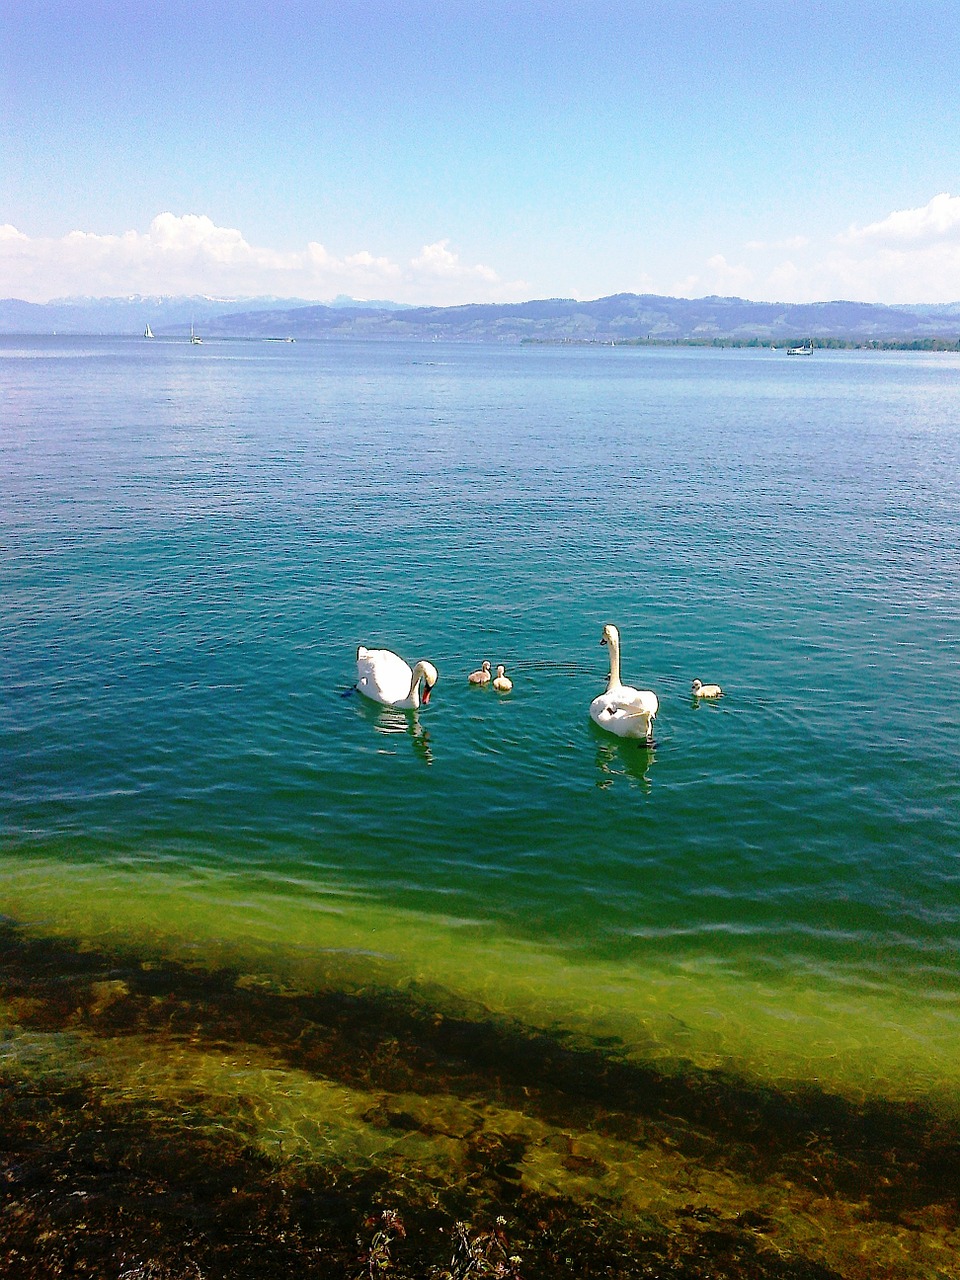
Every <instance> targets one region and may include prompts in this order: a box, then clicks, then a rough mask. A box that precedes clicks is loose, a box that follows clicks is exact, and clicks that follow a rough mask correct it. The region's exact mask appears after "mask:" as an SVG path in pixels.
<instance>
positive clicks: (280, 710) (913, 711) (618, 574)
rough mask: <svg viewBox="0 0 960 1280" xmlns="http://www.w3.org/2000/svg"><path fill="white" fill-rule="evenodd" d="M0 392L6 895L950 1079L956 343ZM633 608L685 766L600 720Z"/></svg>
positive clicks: (400, 982) (774, 1066)
mask: <svg viewBox="0 0 960 1280" xmlns="http://www.w3.org/2000/svg"><path fill="white" fill-rule="evenodd" d="M0 390H2V395H3V406H4V407H3V427H2V434H0V534H2V540H3V551H4V554H3V558H2V563H0V591H2V598H3V602H4V603H3V606H2V608H3V615H2V616H3V629H2V637H0V662H2V665H3V670H4V685H5V693H4V699H3V705H2V709H0V753H2V755H0V770H2V771H0V806H2V869H0V877H2V878H0V908H2V909H3V910H4V911H5V912H6V913H7V914H8V915H10V916H12V917H13V918H15V919H16V920H18V921H20V922H23V923H25V924H27V925H28V926H29V927H30V928H31V929H33V930H34V931H35V932H37V933H38V934H44V933H49V934H54V933H60V934H66V935H69V936H70V937H72V938H76V939H87V940H101V939H104V938H109V939H111V940H116V941H122V942H124V943H125V944H129V945H132V946H135V947H140V948H142V949H143V950H144V952H148V951H151V950H155V951H160V952H163V953H165V954H174V955H188V956H190V957H192V958H194V959H196V958H198V957H200V958H206V959H207V960H208V961H209V963H211V964H214V963H219V962H221V961H223V960H226V959H229V960H230V962H231V963H234V964H236V965H238V966H239V967H241V968H244V969H247V970H251V971H256V972H258V973H262V974H266V975H274V976H276V975H280V976H284V975H285V976H287V977H289V976H291V975H294V976H296V979H297V982H298V984H304V985H307V986H309V985H310V984H311V983H317V982H321V981H323V982H327V981H330V980H334V979H335V980H337V981H341V982H343V983H345V984H353V985H354V986H363V985H365V984H369V983H371V982H376V983H384V984H386V985H388V986H389V985H393V986H397V987H402V986H404V985H408V984H410V983H411V982H415V983H418V984H437V985H438V986H439V987H441V988H442V989H443V990H444V991H447V992H451V993H454V994H455V995H456V996H457V997H463V998H469V999H471V1000H477V1001H479V1002H481V1004H482V1005H483V1006H484V1007H486V1008H489V1009H492V1010H494V1011H496V1012H503V1013H508V1014H511V1015H515V1016H517V1017H519V1018H521V1019H522V1020H523V1021H525V1022H527V1023H530V1024H533V1025H540V1026H549V1027H563V1028H568V1029H571V1030H573V1031H576V1032H577V1033H579V1034H582V1035H585V1036H591V1035H592V1036H616V1037H619V1040H620V1041H621V1042H622V1044H623V1047H624V1051H625V1052H626V1053H627V1054H629V1055H631V1056H633V1057H635V1058H637V1059H640V1058H652V1059H656V1060H658V1061H664V1062H673V1061H679V1060H691V1061H693V1062H696V1063H699V1064H702V1065H708V1066H709V1065H724V1066H729V1067H731V1068H734V1069H737V1070H745V1071H747V1072H749V1073H751V1074H755V1075H757V1076H759V1077H760V1078H763V1079H772V1080H777V1081H781V1080H789V1079H793V1080H808V1081H809V1080H817V1081H822V1082H824V1083H826V1084H828V1085H829V1086H830V1087H831V1088H837V1089H839V1090H841V1091H847V1092H854V1093H857V1094H863V1093H867V1094H870V1093H879V1094H882V1095H885V1096H896V1097H900V1096H913V1095H917V1094H920V1095H922V1096H924V1097H932V1098H935V1099H936V1100H937V1103H938V1106H939V1105H946V1106H949V1107H951V1108H953V1107H955V1100H956V1098H957V1097H958V1096H960V1094H958V1093H957V1084H958V1076H960V1065H958V1064H960V1018H958V1013H960V1006H958V1001H957V996H958V990H960V983H958V971H957V953H958V942H960V889H958V872H960V868H958V853H960V838H958V837H960V806H958V798H960V784H958V776H960V773H958V765H960V746H958V744H960V710H958V703H957V698H956V696H955V689H954V687H953V686H954V684H955V682H956V673H957V671H958V669H960V661H958V659H960V638H958V637H960V627H958V623H960V598H958V591H957V586H956V582H957V568H958V565H960V499H958V494H957V486H956V479H957V476H958V475H960V361H958V360H957V359H956V358H955V357H953V356H936V357H926V356H918V355H913V354H909V355H879V354H872V353H871V354H866V353H862V354H861V353H823V354H822V355H818V356H817V357H816V359H814V360H805V361H791V360H789V359H787V358H786V357H785V356H783V354H782V353H771V352H766V351H762V352H729V351H718V352H713V351H692V350H671V349H645V350H624V349H614V350H610V349H596V350H594V349H583V348H574V349H565V348H560V349H534V348H507V349H500V348H494V347H456V346H448V345H445V344H439V343H437V344H427V345H400V344H398V345H395V346H394V345H378V344H367V345H362V344H358V345H352V344H332V343H331V344H312V343H298V344H295V345H287V344H273V343H239V342H223V343H208V344H205V345H204V346H203V347H202V348H196V347H193V348H191V347H189V346H187V345H185V344H179V343H172V342H171V343H167V342H164V341H156V342H154V343H143V342H134V341H125V340H115V341H114V340H105V339H97V340H89V341H86V340H82V339H67V340H33V339H30V340H24V341H22V342H17V341H14V340H4V341H3V344H2V346H0ZM607 621H613V622H616V623H617V625H618V626H619V627H620V630H621V633H622V636H623V644H624V654H623V664H624V677H625V679H627V680H628V681H630V682H631V683H636V684H638V685H640V686H641V687H649V688H653V689H655V690H656V691H657V693H658V695H659V697H660V703H661V712H660V716H659V718H658V720H657V741H658V746H657V749H656V751H655V752H653V753H648V752H646V751H645V750H643V749H641V748H639V747H637V746H635V745H626V744H623V743H621V742H619V741H616V740H613V739H611V738H608V737H605V736H604V735H603V734H601V733H600V732H599V731H598V730H596V729H595V728H594V727H593V726H592V725H591V723H590V721H589V719H588V717H587V707H588V705H589V702H590V700H591V698H592V697H594V696H595V694H596V693H598V692H600V691H601V689H602V687H603V682H604V676H605V671H606V666H605V660H606V651H605V650H604V649H602V648H601V647H600V645H599V638H600V631H601V627H602V625H603V623H604V622H607ZM358 643H365V644H367V645H370V646H380V645H383V646H385V647H389V648H394V649H396V650H397V651H399V652H400V653H402V654H403V655H404V656H405V657H407V658H408V659H410V660H411V661H412V660H414V659H416V658H418V657H426V658H429V659H430V660H431V661H433V662H434V663H435V664H436V665H437V666H438V668H439V670H440V683H439V684H438V686H437V689H436V692H435V695H434V698H433V701H432V702H431V705H430V706H429V707H428V708H426V709H424V710H423V711H421V712H420V713H418V714H402V713H392V712H384V711H382V710H379V709H377V708H374V707H371V706H369V705H365V704H363V702H362V700H361V699H359V698H358V697H356V696H355V695H348V690H349V687H350V685H351V683H352V679H353V657H354V654H355V650H356V646H357V644H358ZM483 658H489V659H490V660H491V661H492V662H494V663H496V662H504V663H505V664H506V666H507V669H508V672H509V673H510V674H511V676H512V677H513V679H514V682H515V683H514V691H513V693H512V694H510V695H509V696H507V697H505V698H498V697H497V696H496V695H494V694H492V693H491V692H490V691H489V690H478V689H475V688H471V687H470V686H468V684H467V680H466V675H467V673H468V672H469V671H470V670H472V669H473V668H474V667H475V666H476V665H478V664H479V662H480V660H481V659H483ZM694 676H699V677H700V678H702V679H704V680H716V681H719V682H720V683H721V684H722V685H723V686H724V689H725V694H724V697H723V698H722V699H721V700H720V701H719V702H718V703H717V704H715V705H709V706H707V705H703V706H697V705H696V704H695V703H694V702H693V701H692V700H691V697H690V693H689V688H690V681H691V679H692V678H693V677H694Z"/></svg>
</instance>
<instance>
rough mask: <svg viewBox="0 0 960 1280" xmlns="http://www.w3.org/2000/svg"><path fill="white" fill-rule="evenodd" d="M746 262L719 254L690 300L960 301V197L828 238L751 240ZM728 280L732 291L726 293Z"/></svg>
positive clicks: (941, 198) (695, 281) (937, 199)
mask: <svg viewBox="0 0 960 1280" xmlns="http://www.w3.org/2000/svg"><path fill="white" fill-rule="evenodd" d="M742 254H743V258H744V261H743V263H742V264H741V265H740V266H736V267H734V266H731V265H730V264H729V263H728V262H727V259H726V258H725V257H724V256H723V255H722V254H716V255H715V256H714V257H713V258H711V259H709V261H708V262H707V263H706V264H705V265H704V267H703V269H701V271H700V272H699V273H698V274H697V275H695V276H693V277H691V279H690V280H688V281H687V282H686V283H687V285H688V286H692V287H691V288H688V289H687V290H686V291H685V296H692V294H693V292H694V291H696V292H697V293H700V294H705V293H710V292H721V291H726V292H731V293H733V292H735V293H739V294H740V295H741V296H743V297H750V298H754V299H756V300H757V301H765V302H826V301H830V300H831V299H837V298H843V299H846V300H848V301H853V302H886V303H890V304H893V305H896V304H897V303H910V302H928V303H936V302H957V301H960V197H957V196H951V195H947V194H941V195H938V196H934V197H933V199H932V200H930V201H929V202H928V203H927V204H926V205H924V206H923V207H922V208H918V209H901V210H897V211H895V212H893V213H890V214H888V215H887V216H886V217H883V218H880V219H878V220H877V221H876V222H872V223H869V224H868V225H866V226H863V227H857V226H853V227H850V228H849V229H848V230H847V231H844V232H840V233H838V234H835V235H833V236H830V237H828V238H825V237H820V238H819V239H812V238H810V237H809V236H807V235H803V236H784V237H781V238H778V239H772V240H752V241H750V242H748V243H747V244H746V245H744V247H743V250H742ZM724 282H727V283H728V284H729V286H730V287H729V288H727V289H726V290H724V289H723V285H724Z"/></svg>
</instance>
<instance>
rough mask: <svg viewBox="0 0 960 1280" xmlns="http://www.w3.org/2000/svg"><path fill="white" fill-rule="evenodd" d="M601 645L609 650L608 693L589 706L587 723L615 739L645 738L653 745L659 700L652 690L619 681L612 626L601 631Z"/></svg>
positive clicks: (616, 637) (617, 638)
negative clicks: (589, 722) (613, 736)
mask: <svg viewBox="0 0 960 1280" xmlns="http://www.w3.org/2000/svg"><path fill="white" fill-rule="evenodd" d="M600 643H601V644H605V645H608V646H609V649H610V675H609V676H608V677H607V691H606V693H601V694H600V696H599V697H598V698H594V700H593V701H592V702H591V703H590V719H591V720H592V721H593V722H594V724H597V725H599V726H600V728H601V729H606V730H607V732H608V733H615V734H616V735H617V737H618V738H645V739H646V740H647V742H648V743H649V744H650V745H652V744H653V722H654V719H655V718H656V714H657V712H658V711H659V709H660V700H659V698H658V697H657V695H656V694H655V693H654V692H653V691H652V690H651V689H634V688H633V687H632V686H631V685H628V684H623V683H621V680H620V632H619V631H618V630H617V628H616V627H615V626H613V625H612V624H611V623H609V622H608V623H607V625H606V626H605V627H604V628H603V637H602V638H601V640H600Z"/></svg>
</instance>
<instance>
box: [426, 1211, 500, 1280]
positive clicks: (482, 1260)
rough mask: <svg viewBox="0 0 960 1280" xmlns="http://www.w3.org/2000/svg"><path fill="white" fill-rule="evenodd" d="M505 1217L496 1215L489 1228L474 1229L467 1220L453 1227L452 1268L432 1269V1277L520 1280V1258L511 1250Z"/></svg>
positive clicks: (443, 1279)
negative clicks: (472, 1229)
mask: <svg viewBox="0 0 960 1280" xmlns="http://www.w3.org/2000/svg"><path fill="white" fill-rule="evenodd" d="M506 1225H507V1220H506V1218H497V1220H496V1222H495V1223H494V1225H493V1227H492V1228H491V1230H489V1231H471V1229H470V1226H469V1225H468V1224H467V1223H466V1222H456V1223H454V1227H453V1242H454V1243H453V1256H452V1258H451V1259H450V1265H449V1267H443V1268H441V1269H439V1270H436V1269H434V1270H433V1271H432V1272H431V1280H474V1277H483V1278H484V1280H520V1259H519V1257H517V1255H516V1254H511V1253H510V1246H509V1241H508V1240H507V1234H506V1231H505V1229H504V1228H505V1227H506Z"/></svg>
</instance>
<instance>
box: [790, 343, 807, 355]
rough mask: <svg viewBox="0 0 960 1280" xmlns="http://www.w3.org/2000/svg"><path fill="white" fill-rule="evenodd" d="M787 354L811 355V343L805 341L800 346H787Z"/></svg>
mask: <svg viewBox="0 0 960 1280" xmlns="http://www.w3.org/2000/svg"><path fill="white" fill-rule="evenodd" d="M787 355H788V356H812V355H813V343H812V342H805V343H804V344H803V345H802V346H800V347H787Z"/></svg>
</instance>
